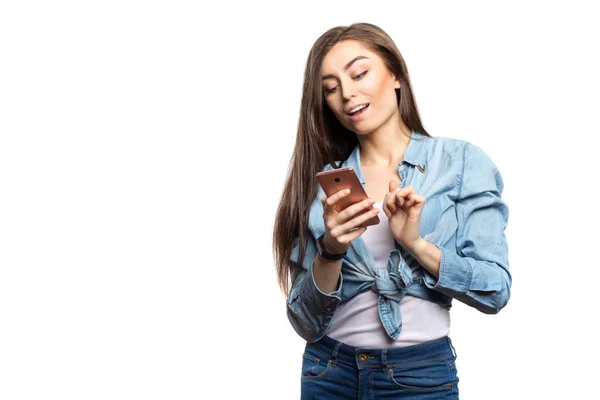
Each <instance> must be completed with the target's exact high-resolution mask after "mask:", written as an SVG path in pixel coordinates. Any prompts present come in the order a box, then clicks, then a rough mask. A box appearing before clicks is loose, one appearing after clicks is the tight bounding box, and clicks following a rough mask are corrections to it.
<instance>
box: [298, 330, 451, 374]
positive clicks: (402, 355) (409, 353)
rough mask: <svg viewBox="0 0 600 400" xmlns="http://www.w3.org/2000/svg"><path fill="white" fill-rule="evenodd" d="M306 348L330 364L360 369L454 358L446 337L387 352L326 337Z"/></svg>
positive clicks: (390, 349) (388, 349) (449, 341)
mask: <svg viewBox="0 0 600 400" xmlns="http://www.w3.org/2000/svg"><path fill="white" fill-rule="evenodd" d="M307 347H310V348H312V349H313V350H315V351H317V352H319V353H321V354H323V355H324V356H326V357H329V358H330V359H331V360H332V362H334V363H335V362H337V361H342V362H345V363H347V364H351V365H357V366H358V367H359V368H362V367H373V366H383V367H387V366H393V365H402V364H409V363H418V362H425V361H428V360H432V359H437V358H447V357H454V358H456V352H455V351H454V346H452V341H451V340H450V338H449V337H448V336H445V337H443V338H440V339H436V340H432V341H430V342H425V343H421V344H416V345H413V346H406V347H394V348H387V349H369V348H361V347H354V346H350V345H348V344H345V343H342V342H340V341H337V340H335V339H332V338H330V337H329V336H324V337H323V338H321V339H320V340H319V341H317V342H315V343H311V344H307Z"/></svg>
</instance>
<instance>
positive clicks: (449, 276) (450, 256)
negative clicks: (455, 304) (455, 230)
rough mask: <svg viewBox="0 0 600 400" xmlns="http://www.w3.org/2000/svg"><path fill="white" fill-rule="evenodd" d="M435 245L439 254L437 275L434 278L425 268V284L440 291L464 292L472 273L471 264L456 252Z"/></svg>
mask: <svg viewBox="0 0 600 400" xmlns="http://www.w3.org/2000/svg"><path fill="white" fill-rule="evenodd" d="M436 247H437V248H438V249H440V254H441V260H440V272H439V277H438V278H436V277H435V276H433V275H432V274H431V273H429V272H428V271H427V270H425V275H424V277H423V281H424V282H425V285H426V286H427V287H428V288H430V289H435V290H438V291H441V292H451V293H466V292H467V290H468V289H469V286H470V283H471V276H472V274H473V269H472V268H471V265H470V264H469V263H468V262H466V261H465V260H463V259H462V257H460V256H459V255H458V254H456V253H454V252H452V251H449V250H448V249H446V248H444V247H440V246H437V245H436Z"/></svg>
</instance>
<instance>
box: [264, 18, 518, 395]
mask: <svg viewBox="0 0 600 400" xmlns="http://www.w3.org/2000/svg"><path fill="white" fill-rule="evenodd" d="M338 167H352V168H353V169H354V170H355V172H356V174H357V176H358V178H359V180H360V181H361V183H362V185H363V187H364V188H365V190H366V192H367V194H368V196H369V200H365V201H362V202H359V203H357V204H353V205H351V206H349V207H347V208H346V209H344V210H340V211H339V212H336V211H335V205H336V203H337V202H338V201H340V199H341V198H343V197H344V196H346V195H347V193H345V192H343V191H340V192H338V193H336V194H334V195H332V196H330V197H327V196H326V195H324V192H323V191H322V189H321V188H320V186H319V185H318V184H317V181H316V178H315V175H316V173H318V172H319V171H321V170H331V169H333V168H338ZM502 189H503V182H502V178H501V175H500V173H499V171H498V169H497V168H496V166H495V165H494V163H493V162H492V161H491V160H490V158H489V157H488V156H487V155H486V154H485V153H484V152H483V151H482V150H481V149H479V148H478V147H476V146H474V145H473V144H470V143H468V142H465V141H461V140H455V139H450V138H442V137H439V138H435V137H432V136H430V135H429V134H428V133H427V132H426V131H425V129H424V128H423V125H422V123H421V119H420V117H419V112H418V109H417V105H416V102H415V99H414V95H413V93H412V88H411V85H410V80H409V77H408V72H407V69H406V65H405V63H404V60H403V59H402V56H401V55H400V52H399V50H398V49H397V47H396V45H395V44H394V42H393V41H392V39H391V38H390V37H389V36H388V35H387V34H386V33H385V32H384V31H383V30H381V29H380V28H379V27H377V26H374V25H371V24H365V23H360V24H354V25H351V26H349V27H337V28H333V29H331V30H329V31H327V32H326V33H325V34H323V35H322V36H321V37H320V38H319V39H318V40H317V41H316V42H315V44H314V45H313V48H312V49H311V52H310V55H309V57H308V61H307V66H306V72H305V76H304V87H303V94H302V104H301V111H300V122H299V127H298V134H297V140H296V146H295V149H294V154H293V157H292V161H291V168H290V171H289V176H288V178H287V181H286V184H285V189H284V192H283V196H282V199H281V203H280V206H279V209H278V212H277V217H276V221H275V229H274V250H275V258H276V264H277V270H278V277H279V282H280V285H281V287H282V289H283V290H284V291H285V293H287V294H288V306H287V309H288V317H289V320H290V322H291V324H292V326H293V327H294V329H295V330H296V331H297V332H298V334H299V335H300V336H302V337H303V338H304V339H305V340H306V341H307V345H306V349H305V352H304V355H303V363H302V377H301V380H302V386H301V387H302V389H301V390H302V398H303V399H316V398H319V399H351V398H352V399H367V398H368V399H372V398H397V397H398V398H405V399H436V400H439V399H457V398H458V387H457V383H458V377H457V372H456V367H455V363H454V361H455V353H454V348H453V347H452V344H451V341H450V338H449V337H448V333H449V328H450V318H449V308H450V306H451V301H452V299H453V298H454V299H457V300H459V301H461V302H463V303H465V304H468V305H469V306H472V307H474V308H476V309H478V310H480V311H482V312H484V313H489V314H494V313H497V312H498V311H500V309H502V308H503V307H504V306H505V305H506V303H507V302H508V299H509V297H510V286H511V276H510V273H509V269H508V249H507V243H506V238H505V235H504V229H505V227H506V224H507V220H508V208H507V206H506V204H505V203H504V202H503V201H502V199H501V193H502ZM380 210H383V213H382V212H380ZM365 211H367V212H366V213H365ZM374 215H379V217H380V223H379V224H378V225H375V226H369V227H368V228H365V227H360V226H361V223H363V222H364V221H365V220H367V219H369V218H372V217H373V216H374ZM290 283H292V286H291V288H290V286H289V284H290Z"/></svg>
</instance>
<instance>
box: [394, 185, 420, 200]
mask: <svg viewBox="0 0 600 400" xmlns="http://www.w3.org/2000/svg"><path fill="white" fill-rule="evenodd" d="M411 193H416V192H415V188H414V187H413V186H411V185H409V186H406V187H404V188H402V189H400V190H399V191H398V192H397V196H401V197H404V198H407V197H408V196H409V195H410V194H411Z"/></svg>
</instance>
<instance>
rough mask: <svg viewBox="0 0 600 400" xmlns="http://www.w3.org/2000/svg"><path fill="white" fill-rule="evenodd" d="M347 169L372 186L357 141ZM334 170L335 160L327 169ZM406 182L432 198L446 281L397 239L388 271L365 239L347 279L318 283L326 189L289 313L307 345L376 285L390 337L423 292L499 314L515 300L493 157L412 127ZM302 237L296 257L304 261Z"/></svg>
mask: <svg viewBox="0 0 600 400" xmlns="http://www.w3.org/2000/svg"><path fill="white" fill-rule="evenodd" d="M341 167H352V168H354V170H355V171H356V174H357V175H358V178H359V180H360V181H361V183H362V184H363V186H365V184H366V183H365V179H364V176H363V174H362V171H361V168H360V147H359V146H357V147H356V148H355V149H354V151H353V152H352V154H351V155H350V156H349V157H348V159H347V160H345V161H344V162H343V163H342V164H341ZM332 168H333V167H332V166H330V165H327V166H326V167H325V168H324V170H331V169H332ZM397 170H398V175H399V177H400V178H401V180H402V182H401V187H405V186H408V185H412V186H413V187H414V188H415V190H416V192H417V193H418V194H420V195H423V196H425V197H426V201H425V205H424V208H423V211H422V213H421V225H420V228H421V236H422V237H423V238H424V239H425V240H427V241H429V242H431V243H433V244H434V245H436V246H437V247H438V248H439V249H440V252H441V263H440V271H439V278H436V277H434V276H433V275H431V274H430V273H429V272H427V271H426V270H425V269H424V268H422V267H421V266H420V265H419V263H418V262H417V261H416V260H415V258H414V257H412V256H411V255H410V254H409V253H408V252H407V251H405V250H404V249H402V247H401V246H400V245H399V244H398V243H396V249H395V250H393V251H392V252H391V253H390V255H389V259H388V265H387V268H377V267H376V266H375V262H374V257H373V255H372V254H371V253H370V251H369V249H368V248H367V247H366V245H365V243H364V241H363V239H362V238H361V237H359V238H357V239H355V240H354V241H353V242H352V245H351V247H350V249H349V250H348V252H347V254H346V256H345V257H344V259H343V263H342V271H341V276H340V284H339V287H338V289H337V290H335V291H334V292H332V293H323V292H321V291H320V290H319V289H318V288H317V286H316V285H315V283H314V278H313V274H312V264H313V261H314V259H315V257H316V254H317V249H316V243H315V239H316V238H318V237H319V236H320V235H321V234H323V233H324V232H325V226H324V221H323V207H322V204H321V200H320V199H321V197H322V196H324V195H325V193H324V192H323V190H322V189H321V188H320V187H319V190H318V193H317V196H316V198H315V199H314V201H313V203H312V205H311V208H310V214H309V230H310V233H311V235H309V236H310V237H309V240H308V244H307V249H306V253H305V258H304V262H303V265H301V266H300V273H299V274H298V275H297V277H296V279H295V281H294V282H293V285H292V290H291V292H290V296H289V298H288V305H287V314H288V318H289V320H290V322H291V324H292V326H293V327H294V329H295V330H296V332H297V333H298V334H299V335H300V336H301V337H303V338H304V339H305V340H306V341H307V342H309V343H311V342H315V341H317V340H319V339H320V338H322V337H323V336H324V335H325V334H326V333H327V329H328V326H329V324H330V322H331V319H332V318H333V314H334V312H335V309H336V308H337V305H338V304H339V303H340V302H341V301H346V300H348V299H350V298H352V297H353V296H355V295H356V294H358V293H361V292H363V291H366V290H369V289H371V288H374V289H375V290H376V291H377V292H378V293H379V295H380V298H379V304H378V310H379V316H380V319H381V323H382V326H383V327H384V329H385V331H386V332H387V334H388V336H389V337H390V338H392V339H396V338H397V337H398V335H399V334H400V331H401V329H402V316H401V315H400V307H399V302H400V300H402V298H403V297H404V296H405V295H407V294H408V295H411V296H416V297H419V298H422V299H425V300H429V301H433V302H436V303H437V304H440V305H442V306H443V307H446V308H450V306H451V302H452V299H457V300H459V301H461V302H464V303H465V304H467V305H469V306H472V307H474V308H476V309H478V310H479V311H481V312H484V313H488V314H495V313H497V312H499V311H500V310H501V309H502V308H503V307H504V306H505V305H506V303H507V302H508V300H509V297H510V287H511V284H512V278H511V275H510V272H509V267H508V245H507V241H506V237H505V235H504V229H505V227H506V225H507V223H508V206H507V205H506V203H505V202H504V201H503V200H502V198H501V193H502V190H503V188H504V184H503V180H502V177H501V175H500V172H499V171H498V169H497V168H496V165H495V164H494V163H493V161H492V160H491V159H490V158H489V157H488V156H487V155H486V154H485V153H484V152H483V151H482V150H481V149H480V148H478V147H477V146H475V145H473V144H471V143H468V142H466V141H462V140H457V139H451V138H443V137H427V136H425V135H422V134H420V133H418V132H414V131H413V132H412V134H411V139H410V141H409V144H408V147H407V148H406V150H405V153H404V160H403V161H402V162H400V163H398V169H397ZM298 259H299V245H298V243H297V241H296V243H295V246H294V248H293V250H292V255H291V260H290V261H291V262H292V263H296V264H297V263H298Z"/></svg>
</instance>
